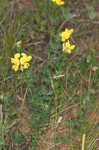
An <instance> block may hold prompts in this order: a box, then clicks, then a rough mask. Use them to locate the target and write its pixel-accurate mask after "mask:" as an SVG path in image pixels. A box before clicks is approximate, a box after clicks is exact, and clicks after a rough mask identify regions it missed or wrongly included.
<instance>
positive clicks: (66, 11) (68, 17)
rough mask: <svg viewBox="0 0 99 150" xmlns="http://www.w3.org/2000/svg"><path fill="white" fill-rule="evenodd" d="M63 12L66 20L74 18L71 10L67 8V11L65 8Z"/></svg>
mask: <svg viewBox="0 0 99 150" xmlns="http://www.w3.org/2000/svg"><path fill="white" fill-rule="evenodd" d="M62 11H63V15H64V17H65V19H71V18H72V17H73V15H72V13H71V12H70V9H69V8H65V9H64V8H63V9H62Z"/></svg>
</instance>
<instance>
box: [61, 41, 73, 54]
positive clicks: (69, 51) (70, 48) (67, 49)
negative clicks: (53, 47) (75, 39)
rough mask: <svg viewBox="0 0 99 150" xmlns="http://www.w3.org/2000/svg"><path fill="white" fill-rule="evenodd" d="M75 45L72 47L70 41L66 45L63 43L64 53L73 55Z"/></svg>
mask: <svg viewBox="0 0 99 150" xmlns="http://www.w3.org/2000/svg"><path fill="white" fill-rule="evenodd" d="M74 48H75V45H71V44H70V42H69V40H68V41H67V42H65V43H63V52H66V53H68V54H71V52H72V50H74Z"/></svg>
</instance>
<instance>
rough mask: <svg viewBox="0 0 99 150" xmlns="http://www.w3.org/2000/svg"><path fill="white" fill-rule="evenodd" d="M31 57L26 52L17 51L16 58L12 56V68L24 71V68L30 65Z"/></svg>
mask: <svg viewBox="0 0 99 150" xmlns="http://www.w3.org/2000/svg"><path fill="white" fill-rule="evenodd" d="M31 59H32V56H27V55H26V54H25V53H16V54H15V55H14V58H11V63H12V64H13V65H12V70H14V71H18V70H21V71H23V70H24V69H27V68H28V67H29V66H30V64H29V63H28V62H29V61H31Z"/></svg>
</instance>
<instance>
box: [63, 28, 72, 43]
mask: <svg viewBox="0 0 99 150" xmlns="http://www.w3.org/2000/svg"><path fill="white" fill-rule="evenodd" d="M73 31H74V30H73V29H70V30H69V29H67V28H66V29H65V31H63V32H62V33H61V41H62V42H65V40H68V39H69V38H70V36H71V34H72V33H73Z"/></svg>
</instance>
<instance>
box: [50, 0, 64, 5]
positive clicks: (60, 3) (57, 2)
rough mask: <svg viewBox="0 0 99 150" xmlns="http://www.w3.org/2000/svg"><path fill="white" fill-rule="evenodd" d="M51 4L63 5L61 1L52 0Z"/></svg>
mask: <svg viewBox="0 0 99 150" xmlns="http://www.w3.org/2000/svg"><path fill="white" fill-rule="evenodd" d="M52 2H55V3H56V4H57V5H64V1H62V0H52Z"/></svg>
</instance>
